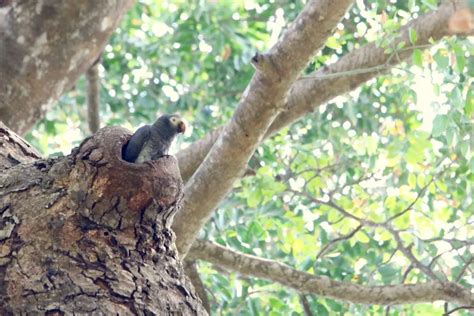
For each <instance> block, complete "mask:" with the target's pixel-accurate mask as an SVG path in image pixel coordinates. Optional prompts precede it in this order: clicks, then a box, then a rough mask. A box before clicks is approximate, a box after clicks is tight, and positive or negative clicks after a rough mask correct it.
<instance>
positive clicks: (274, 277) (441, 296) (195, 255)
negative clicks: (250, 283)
mask: <svg viewBox="0 0 474 316" xmlns="http://www.w3.org/2000/svg"><path fill="white" fill-rule="evenodd" d="M187 259H188V260H192V259H200V260H205V261H207V262H210V263H212V264H215V265H217V266H219V267H221V268H224V269H228V270H229V271H232V272H237V273H239V274H241V275H243V276H252V277H258V278H263V279H267V280H270V281H275V282H279V283H281V284H283V285H285V286H288V287H291V288H294V289H296V290H297V291H299V292H303V293H312V294H316V295H318V296H323V297H329V298H333V299H336V300H342V301H348V302H351V303H359V304H377V305H395V304H414V303H422V302H429V303H431V302H434V301H438V300H443V301H446V302H451V303H457V304H461V305H469V306H472V305H474V294H473V293H471V292H470V290H469V289H467V288H464V287H462V286H461V285H460V284H459V283H456V282H427V283H417V284H398V285H387V286H364V285H360V284H355V283H350V282H341V281H336V280H331V279H329V278H327V277H325V276H317V275H313V274H309V273H306V272H303V271H298V270H296V269H293V268H291V267H289V266H287V265H285V264H282V263H279V262H276V261H273V260H268V259H262V258H258V257H255V256H251V255H247V254H244V253H240V252H237V251H233V250H230V249H227V248H225V247H223V246H221V245H218V244H215V243H212V242H209V241H203V240H197V241H196V242H195V244H194V246H193V248H192V249H191V250H190V252H189V254H188V257H187Z"/></svg>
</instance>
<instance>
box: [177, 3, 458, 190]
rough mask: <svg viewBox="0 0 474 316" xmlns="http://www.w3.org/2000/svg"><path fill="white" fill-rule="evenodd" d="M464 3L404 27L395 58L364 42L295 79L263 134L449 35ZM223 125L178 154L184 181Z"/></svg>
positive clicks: (446, 5) (447, 5) (446, 6)
mask: <svg viewBox="0 0 474 316" xmlns="http://www.w3.org/2000/svg"><path fill="white" fill-rule="evenodd" d="M465 5H466V4H465V2H464V1H462V0H457V1H456V0H453V1H446V2H445V3H443V4H442V5H441V6H440V7H439V8H438V9H437V10H435V11H431V12H429V13H427V14H425V15H423V16H420V17H419V18H417V19H414V20H413V21H412V22H411V23H410V24H409V25H406V26H405V27H403V28H402V30H401V32H400V36H399V37H397V38H395V39H394V40H393V41H392V42H391V43H390V45H389V46H390V47H396V46H397V44H398V43H400V42H402V41H403V42H405V47H404V49H403V50H402V51H401V52H400V53H398V55H397V58H393V55H392V54H386V53H385V52H384V48H377V46H376V45H375V44H374V43H372V44H367V45H365V46H363V47H361V48H360V49H357V50H354V51H352V52H350V53H348V54H346V55H345V56H344V57H342V58H341V59H340V60H338V61H337V62H336V63H334V64H332V65H329V66H327V67H324V68H321V69H319V70H317V71H315V72H313V73H312V74H311V75H310V76H309V77H311V78H310V79H311V80H298V81H297V82H296V83H295V84H294V85H293V87H292V88H291V90H290V92H289V95H288V98H287V101H286V103H285V105H284V108H285V109H286V110H285V111H284V112H282V113H280V114H279V115H278V116H277V117H276V119H275V120H274V122H273V123H272V125H271V126H270V128H269V129H268V131H267V133H266V135H265V137H269V136H271V135H272V134H274V133H276V132H277V131H279V130H280V129H281V128H283V127H285V126H287V125H289V124H292V123H293V122H295V121H297V120H299V119H300V118H302V117H303V116H305V115H307V114H308V113H311V112H312V111H314V109H315V108H317V107H318V106H320V105H322V104H324V103H326V102H328V101H330V100H331V99H333V98H334V97H336V96H338V95H341V94H344V93H347V92H349V91H352V90H354V89H356V88H357V87H359V86H360V85H362V84H363V83H365V82H367V81H368V80H370V79H373V78H375V77H377V76H378V75H380V74H382V73H385V72H386V71H388V70H389V69H390V68H392V67H393V66H395V65H397V64H399V63H401V62H403V61H405V60H407V59H408V58H409V57H410V56H411V54H412V52H413V49H414V48H417V47H429V46H431V45H432V44H431V42H430V40H439V39H441V38H442V37H444V36H448V35H451V34H452V33H451V31H450V30H449V27H448V24H449V20H450V17H451V16H452V15H453V13H454V12H457V10H462V8H463V7H465ZM410 27H411V28H413V29H414V30H416V32H417V42H416V43H415V44H414V45H413V44H411V43H410V41H409V39H408V37H409V36H408V30H409V28H410ZM341 74H346V76H342V75H341ZM223 128H224V127H219V128H217V129H216V130H214V131H213V132H211V133H209V134H207V135H206V136H204V138H202V139H201V140H199V141H197V142H196V143H195V144H192V145H191V146H189V147H188V148H186V149H185V150H183V151H181V152H179V153H178V154H177V158H178V160H179V163H180V169H181V174H182V175H183V180H184V181H186V180H187V179H188V178H189V177H190V176H191V175H192V174H193V173H194V172H195V170H196V169H197V168H198V167H199V165H200V164H201V162H202V161H203V159H204V158H205V157H206V155H207V153H208V151H209V150H210V148H211V147H212V145H213V144H214V142H215V141H216V140H217V138H218V136H219V133H220V132H221V131H222V130H223Z"/></svg>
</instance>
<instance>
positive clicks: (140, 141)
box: [123, 125, 151, 162]
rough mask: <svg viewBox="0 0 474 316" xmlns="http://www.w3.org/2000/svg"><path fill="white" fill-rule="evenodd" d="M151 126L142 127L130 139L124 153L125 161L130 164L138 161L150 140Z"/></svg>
mask: <svg viewBox="0 0 474 316" xmlns="http://www.w3.org/2000/svg"><path fill="white" fill-rule="evenodd" d="M150 130H151V126H150V125H145V126H142V127H140V128H139V129H138V130H137V131H136V132H135V134H133V136H132V137H131V138H130V140H129V141H128V143H127V145H126V146H125V149H124V151H123V159H124V160H126V161H128V162H134V161H135V160H137V158H138V155H140V152H141V151H142V148H143V146H145V144H146V142H147V141H148V139H149V138H150Z"/></svg>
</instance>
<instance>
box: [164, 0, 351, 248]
mask: <svg viewBox="0 0 474 316" xmlns="http://www.w3.org/2000/svg"><path fill="white" fill-rule="evenodd" d="M351 3H352V1H351V0H336V1H334V0H333V1H329V0H312V1H309V2H308V3H307V4H306V6H305V8H304V9H303V11H302V12H301V13H300V15H299V16H298V17H297V18H296V20H295V21H294V22H293V23H292V24H291V25H290V27H289V28H288V30H287V32H286V33H285V35H284V36H283V37H282V38H281V39H280V41H278V42H277V43H276V45H275V46H274V47H272V48H271V49H270V51H269V52H268V53H266V54H257V55H256V56H255V57H254V59H253V63H254V65H255V67H256V69H257V71H256V73H255V74H254V76H253V78H252V80H251V82H250V84H249V85H248V87H247V89H246V91H245V92H244V94H243V96H242V99H241V101H240V104H239V106H238V107H237V109H236V111H235V113H234V116H233V118H232V119H231V121H230V122H229V123H228V124H227V125H226V126H225V127H224V129H223V130H222V132H221V134H220V135H219V138H218V139H217V141H216V142H215V144H214V145H213V146H212V148H211V150H210V152H209V154H208V155H207V156H206V158H205V159H204V162H203V163H202V164H201V165H200V166H199V168H198V169H197V171H196V172H195V173H194V175H193V176H192V177H191V178H190V179H189V181H188V183H187V184H186V187H185V199H184V201H183V202H184V203H183V204H184V205H183V209H182V210H181V212H180V213H179V214H178V216H177V220H176V221H175V224H174V227H173V228H174V230H175V232H176V235H177V246H178V249H179V251H180V253H181V255H183V256H185V255H186V253H187V251H188V249H189V248H190V246H191V244H192V243H193V241H194V240H195V239H196V237H197V235H198V233H199V231H200V229H201V228H202V227H203V226H204V224H205V223H206V222H207V221H208V219H209V217H210V216H211V215H212V212H213V211H214V209H215V208H216V207H217V205H218V204H219V203H220V201H221V200H222V199H223V198H224V197H225V196H226V195H227V193H228V192H229V191H230V190H231V189H232V185H233V184H234V182H235V181H236V180H237V179H238V178H240V177H241V176H242V174H243V172H244V171H245V167H246V165H247V162H248V160H249V159H250V157H251V156H252V154H253V153H254V151H255V149H256V147H257V146H258V144H259V143H260V141H261V140H262V138H263V136H264V135H265V133H266V131H267V129H268V127H269V126H270V124H271V123H272V121H273V120H274V119H275V117H276V116H277V115H278V113H280V111H281V107H282V106H283V104H284V100H285V97H286V95H287V93H288V91H289V89H290V87H291V85H292V84H293V83H294V81H295V80H296V79H297V77H298V76H299V75H300V73H301V71H302V70H303V69H304V68H305V67H306V65H307V63H308V61H309V59H310V58H311V57H312V56H313V55H314V54H315V53H316V51H317V50H318V49H320V48H321V46H322V45H323V44H324V42H325V40H326V38H327V37H328V36H329V35H330V34H331V32H332V29H333V28H334V26H335V25H336V24H337V23H338V21H339V20H340V18H341V17H342V16H343V15H344V13H345V12H346V10H347V8H348V7H349V5H350V4H351Z"/></svg>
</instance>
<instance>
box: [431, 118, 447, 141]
mask: <svg viewBox="0 0 474 316" xmlns="http://www.w3.org/2000/svg"><path fill="white" fill-rule="evenodd" d="M447 126H448V117H447V116H446V115H437V116H436V117H435V119H434V121H433V130H432V132H431V133H432V135H433V137H438V136H441V135H443V134H444V132H445V131H446V128H447Z"/></svg>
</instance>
